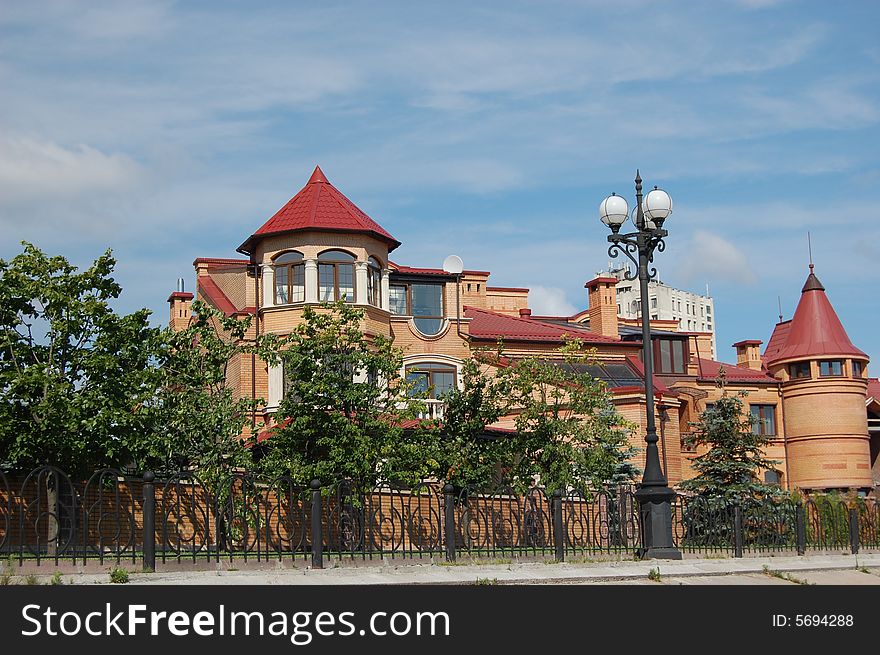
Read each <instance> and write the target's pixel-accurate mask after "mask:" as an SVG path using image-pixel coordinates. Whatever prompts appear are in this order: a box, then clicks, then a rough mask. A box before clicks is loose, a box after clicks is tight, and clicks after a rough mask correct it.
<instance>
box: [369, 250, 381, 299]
mask: <svg viewBox="0 0 880 655" xmlns="http://www.w3.org/2000/svg"><path fill="white" fill-rule="evenodd" d="M367 302H368V303H370V304H371V305H373V307H381V306H382V266H381V264H379V260H378V259H376V258H375V257H370V258H369V259H368V260H367Z"/></svg>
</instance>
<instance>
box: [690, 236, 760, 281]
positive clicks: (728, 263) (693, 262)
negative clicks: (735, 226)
mask: <svg viewBox="0 0 880 655" xmlns="http://www.w3.org/2000/svg"><path fill="white" fill-rule="evenodd" d="M679 251H680V252H686V253H688V254H687V255H686V256H685V258H684V260H683V261H682V260H679V261H678V262H677V263H676V265H674V266H675V267H677V269H678V275H679V276H680V277H681V278H682V279H683V280H684V282H685V283H686V284H689V285H694V284H702V283H705V282H707V281H710V280H718V281H726V282H735V283H740V284H745V285H753V284H755V283H757V281H758V276H757V275H756V274H755V271H754V270H753V269H752V266H751V264H750V263H749V260H748V257H746V254H745V253H744V252H743V251H742V250H740V249H739V248H738V247H737V246H736V245H734V244H733V243H731V242H730V241H728V240H727V239H725V238H724V237H721V236H718V235H717V234H713V233H712V232H707V231H705V230H697V231H696V232H694V235H693V237H692V238H691V242H690V244H688V245H687V246H686V247H683V248H680V250H679Z"/></svg>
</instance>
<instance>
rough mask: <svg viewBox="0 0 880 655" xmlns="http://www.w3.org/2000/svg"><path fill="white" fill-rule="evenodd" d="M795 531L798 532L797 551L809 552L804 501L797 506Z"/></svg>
mask: <svg viewBox="0 0 880 655" xmlns="http://www.w3.org/2000/svg"><path fill="white" fill-rule="evenodd" d="M794 515H795V532H796V534H797V553H798V555H803V554H804V553H806V552H807V515H806V512H805V511H804V506H803V503H798V504H797V507H796V508H795V513H794Z"/></svg>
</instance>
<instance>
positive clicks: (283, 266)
mask: <svg viewBox="0 0 880 655" xmlns="http://www.w3.org/2000/svg"><path fill="white" fill-rule="evenodd" d="M273 263H274V264H275V304H276V305H286V304H288V303H292V302H302V301H303V300H305V294H306V287H305V282H306V272H305V266H304V265H303V256H302V254H301V253H298V252H285V253H283V254H281V255H278V257H276V258H275V260H274V262H273Z"/></svg>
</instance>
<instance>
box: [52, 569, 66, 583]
mask: <svg viewBox="0 0 880 655" xmlns="http://www.w3.org/2000/svg"><path fill="white" fill-rule="evenodd" d="M49 584H50V585H53V586H58V585H63V584H64V580H63V579H62V577H61V571H55V573H53V574H52V579H51V580H49Z"/></svg>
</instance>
